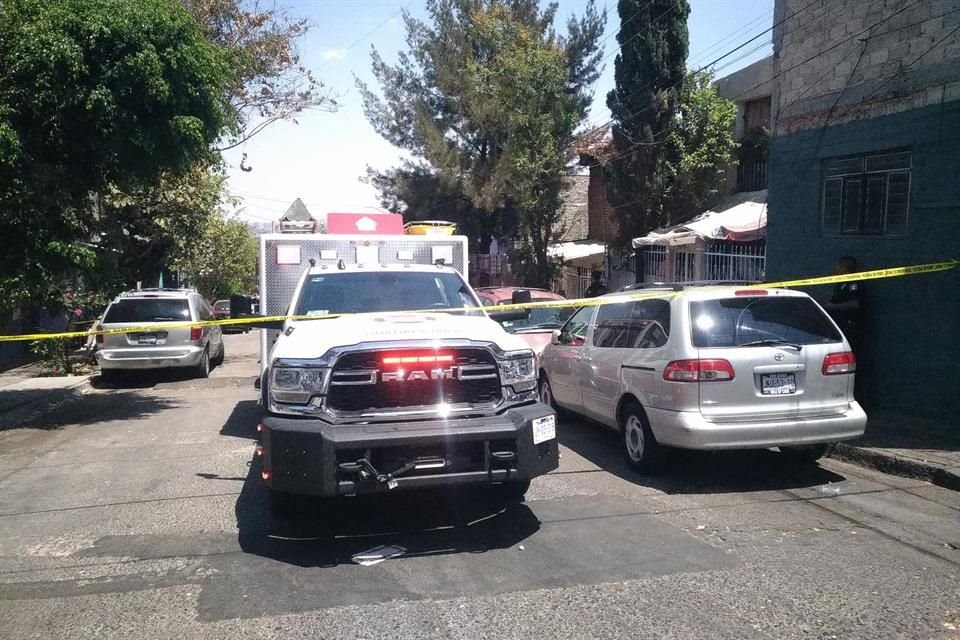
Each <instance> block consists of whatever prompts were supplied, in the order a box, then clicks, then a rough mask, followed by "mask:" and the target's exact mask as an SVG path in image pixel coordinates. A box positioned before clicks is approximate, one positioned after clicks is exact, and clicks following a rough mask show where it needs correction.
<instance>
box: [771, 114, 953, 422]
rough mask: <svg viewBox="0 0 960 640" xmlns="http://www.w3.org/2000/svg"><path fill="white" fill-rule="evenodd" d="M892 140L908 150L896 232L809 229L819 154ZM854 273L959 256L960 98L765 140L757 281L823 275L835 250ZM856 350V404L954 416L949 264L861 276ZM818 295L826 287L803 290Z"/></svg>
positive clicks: (815, 217)
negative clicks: (864, 282) (904, 212)
mask: <svg viewBox="0 0 960 640" xmlns="http://www.w3.org/2000/svg"><path fill="white" fill-rule="evenodd" d="M898 147H904V148H909V149H911V151H912V152H913V168H912V175H911V185H910V213H909V216H910V217H909V223H908V230H907V235H906V237H900V238H884V237H868V236H860V237H850V236H845V237H836V236H829V235H824V234H823V233H821V230H820V214H821V205H820V199H821V186H820V162H821V160H822V159H823V158H830V157H835V156H840V155H845V154H856V153H870V152H874V151H883V150H887V149H893V148H898ZM845 254H849V255H853V256H855V257H856V258H857V260H858V261H859V262H860V264H861V268H862V269H865V270H867V269H876V268H883V267H893V266H901V265H909V264H920V263H925V262H937V261H942V260H948V259H953V258H960V101H953V102H947V103H944V104H941V105H936V106H931V107H925V108H923V109H916V110H913V111H908V112H905V113H900V114H894V115H888V116H882V117H878V118H873V119H868V120H861V121H857V122H852V123H846V124H840V125H834V126H830V127H828V128H827V129H826V130H822V129H820V128H817V129H811V130H806V131H802V132H799V133H793V134H789V135H785V136H778V137H775V138H774V139H773V140H771V148H770V196H769V228H768V239H767V277H768V278H770V279H773V280H779V279H781V278H792V277H800V276H813V275H820V274H828V273H830V272H831V270H832V268H833V264H834V261H835V260H836V258H837V257H839V256H841V255H845ZM867 291H868V296H869V298H868V312H867V331H868V336H867V343H866V346H865V349H864V357H863V358H861V360H862V362H861V366H860V373H859V374H858V375H862V376H863V378H864V380H863V381H864V382H865V384H864V390H865V398H866V400H865V404H866V406H867V409H868V410H869V409H885V410H887V409H889V410H895V411H908V412H910V413H914V414H917V415H923V416H929V417H935V418H950V419H953V420H956V419H957V416H958V415H960V347H958V345H960V268H957V269H954V270H953V271H951V272H947V273H939V274H932V275H921V276H914V277H907V278H896V279H889V280H882V281H881V280H877V281H873V282H871V283H868V289H867ZM810 293H811V294H812V295H814V296H815V297H816V298H817V299H819V300H823V299H828V298H829V296H830V290H829V287H819V288H816V289H812V290H811V291H810Z"/></svg>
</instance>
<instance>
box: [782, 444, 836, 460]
mask: <svg viewBox="0 0 960 640" xmlns="http://www.w3.org/2000/svg"><path fill="white" fill-rule="evenodd" d="M834 446H835V445H833V444H830V443H822V444H805V445H798V446H795V447H780V453H782V454H784V455H786V456H789V457H791V458H793V459H794V460H797V461H799V462H816V461H817V460H819V459H820V458H823V457H824V456H827V455H830V453H831V452H832V451H833V449H834Z"/></svg>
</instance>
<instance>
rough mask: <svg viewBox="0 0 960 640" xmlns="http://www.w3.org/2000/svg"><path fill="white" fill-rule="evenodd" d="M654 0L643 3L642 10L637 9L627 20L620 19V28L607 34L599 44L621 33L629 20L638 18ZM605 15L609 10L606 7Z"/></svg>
mask: <svg viewBox="0 0 960 640" xmlns="http://www.w3.org/2000/svg"><path fill="white" fill-rule="evenodd" d="M654 2H655V0H650V1H649V2H648V3H647V4H645V5H643V7H641V8H640V10H639V11H637V12H636V13H634V14H633V15H632V16H630V17H629V18H627V19H626V20H621V21H620V28H619V29H617V30H616V31H614V32H613V33H611V34H610V35H608V36H607V37H606V38H604V39H603V40H601V41H600V42H599V43H598V44H604V43H605V42H606V41H607V40H609V39H610V38H612V37H614V36H618V35H620V32H621V31H623V27H624V26H626V24H627V23H628V22H630V21H631V20H633V19H634V18H636V17H637V16H638V15H640V14H641V13H643V12H644V11H646V10H647V9H649V8H650V5H652V4H653V3H654ZM603 15H604V16H606V15H607V10H606V9H604V10H603ZM617 48H618V49H619V48H620V47H619V46H618V47H617Z"/></svg>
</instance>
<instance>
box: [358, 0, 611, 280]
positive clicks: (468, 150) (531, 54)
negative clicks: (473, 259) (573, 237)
mask: <svg viewBox="0 0 960 640" xmlns="http://www.w3.org/2000/svg"><path fill="white" fill-rule="evenodd" d="M426 5H427V6H426V8H427V13H428V14H429V16H430V24H427V23H425V22H422V21H420V20H416V19H414V18H413V17H411V16H410V15H409V14H406V13H405V14H404V21H405V24H406V29H407V46H408V51H405V52H401V53H400V55H399V59H398V63H397V64H396V65H393V66H392V65H388V64H387V63H385V62H384V61H383V59H382V58H381V57H380V55H379V54H378V53H377V51H376V50H374V51H373V53H372V60H373V73H374V76H375V77H376V79H377V82H378V84H379V88H380V94H381V95H377V94H375V93H374V92H373V91H372V90H371V89H370V88H369V87H367V86H366V85H365V84H363V83H362V82H359V81H358V83H357V84H358V87H359V89H360V91H361V95H362V97H363V102H364V113H365V114H366V116H367V119H368V120H369V121H370V122H371V124H372V125H373V127H374V129H375V130H376V131H377V132H378V133H380V135H381V136H383V137H384V138H385V139H386V140H387V141H389V142H391V143H392V144H394V145H395V146H398V147H400V148H402V149H405V150H407V151H409V152H410V153H411V155H412V156H413V157H414V158H415V159H416V160H417V161H423V162H425V163H426V164H427V165H429V167H430V169H431V170H432V171H433V173H434V175H436V176H438V180H437V182H432V181H427V185H428V186H429V187H430V188H431V189H433V192H434V193H436V191H437V189H435V188H434V187H436V186H441V187H443V188H445V189H448V190H451V191H453V190H458V191H460V192H461V193H462V194H463V196H465V197H466V199H467V200H468V201H469V202H470V204H471V205H472V207H473V209H474V210H475V211H474V213H475V218H476V228H479V229H483V230H493V229H502V230H503V231H504V232H505V233H504V235H506V236H510V235H513V232H514V231H515V230H514V229H513V228H512V227H513V225H512V224H508V223H511V222H512V221H513V220H514V219H516V220H518V221H523V222H520V223H519V226H520V231H521V232H522V233H530V232H531V230H537V231H538V232H539V234H540V237H539V238H537V239H533V238H530V240H531V241H532V242H534V243H535V244H536V245H537V246H539V245H541V244H542V242H543V238H545V237H549V235H550V229H551V218H552V217H554V216H555V215H556V208H557V207H559V196H558V192H559V187H560V179H561V175H562V169H563V163H562V162H560V163H559V164H558V163H557V157H556V156H557V154H556V153H555V149H565V148H567V146H568V145H569V143H570V141H571V139H572V137H573V131H574V129H575V127H576V125H577V124H578V123H579V122H581V121H582V120H583V118H584V116H585V114H586V110H587V108H588V107H589V105H590V103H591V100H592V96H591V94H590V91H589V88H590V85H591V84H592V83H593V82H594V81H595V80H596V78H597V76H598V70H597V65H598V63H599V58H600V55H601V53H600V51H599V48H598V40H599V37H600V34H601V33H602V28H603V18H602V16H600V15H598V14H597V12H596V9H595V7H594V4H593V2H592V1H591V2H589V3H588V4H587V7H586V9H585V12H584V15H583V17H582V18H581V19H576V18H573V17H571V18H570V20H569V21H568V23H567V35H566V36H563V37H561V36H558V35H557V34H556V33H555V32H554V30H553V28H552V26H551V25H552V24H553V21H554V17H555V14H556V5H553V4H551V5H549V6H548V7H547V8H546V9H544V10H542V11H541V9H540V7H539V4H538V2H537V1H536V0H428V1H427V3H426ZM538 65H546V67H544V68H543V69H542V71H543V73H542V75H541V74H540V73H539V71H541V69H540V67H539V66H538ZM514 73H517V74H520V75H521V76H522V78H514V77H511V74H514ZM558 88H559V89H561V90H560V91H559V92H558ZM381 96H382V97H381ZM558 97H559V101H558V103H557V104H554V103H553V102H552V101H551V100H552V99H555V98H558ZM541 109H544V110H545V112H544V113H542V114H541V113H539V111H540V110H541ZM542 145H546V149H543V148H541V147H542ZM541 152H543V153H544V155H545V157H544V158H543V159H540V158H538V154H539V153H541ZM420 166H421V167H422V165H420ZM526 170H533V171H535V172H536V173H537V175H538V180H526V178H527V176H524V175H520V173H519V172H523V171H526ZM548 174H549V177H548V178H546V179H545V180H544V179H542V178H543V177H544V176H545V175H548ZM390 177H391V178H397V179H399V180H406V179H407V178H408V176H407V175H404V174H402V173H395V174H393V176H390ZM423 177H424V172H423V171H421V170H419V169H418V170H417V172H416V173H415V174H413V175H412V176H409V178H410V180H409V181H407V184H406V185H404V186H402V187H399V188H395V189H394V190H395V192H396V193H404V192H408V191H413V190H414V188H415V185H414V183H413V179H418V180H419V179H422V178H423ZM534 183H536V184H534ZM453 201H454V202H457V201H458V199H457V198H456V197H455V198H453ZM405 204H407V205H409V204H410V203H409V202H405ZM534 253H535V254H536V255H538V256H541V255H545V252H541V251H539V249H538V250H537V251H535V252H534ZM541 266H542V265H541ZM537 279H538V280H539V279H540V277H539V276H537Z"/></svg>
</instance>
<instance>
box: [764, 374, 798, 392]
mask: <svg viewBox="0 0 960 640" xmlns="http://www.w3.org/2000/svg"><path fill="white" fill-rule="evenodd" d="M760 392H761V393H762V394H763V395H766V396H784V395H790V394H791V393H796V392H797V377H796V376H795V375H793V374H792V373H770V374H767V375H763V376H760Z"/></svg>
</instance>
